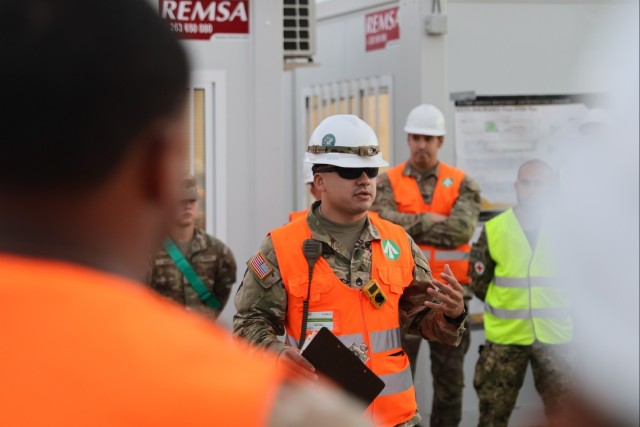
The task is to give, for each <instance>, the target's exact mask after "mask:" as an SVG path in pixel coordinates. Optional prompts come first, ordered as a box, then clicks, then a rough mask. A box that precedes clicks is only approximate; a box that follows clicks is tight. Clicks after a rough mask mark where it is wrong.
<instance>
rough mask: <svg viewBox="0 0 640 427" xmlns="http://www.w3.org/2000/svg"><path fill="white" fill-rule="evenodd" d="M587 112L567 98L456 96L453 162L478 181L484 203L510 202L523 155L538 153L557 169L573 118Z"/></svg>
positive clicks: (572, 132)
mask: <svg viewBox="0 0 640 427" xmlns="http://www.w3.org/2000/svg"><path fill="white" fill-rule="evenodd" d="M498 98H499V97H498ZM586 112H587V107H586V106H585V104H584V103H581V102H575V101H574V100H571V99H567V100H565V101H562V102H558V100H557V99H554V100H548V101H546V102H545V101H544V100H536V101H534V102H532V101H531V100H526V99H520V100H518V99H507V100H502V99H478V100H475V101H458V102H456V104H455V110H454V122H455V139H456V142H455V143H456V159H457V166H458V167H459V168H461V169H462V170H464V171H466V172H467V174H469V176H471V177H472V178H473V179H474V180H476V182H478V184H479V185H480V189H481V192H482V193H481V195H482V207H483V209H486V210H492V209H504V208H506V207H509V206H512V205H514V204H515V202H516V200H515V191H514V189H513V183H514V181H515V180H516V175H517V172H518V168H519V167H520V165H521V164H522V163H524V162H526V161H527V160H531V159H541V160H544V161H546V162H547V163H549V164H550V165H551V167H552V168H554V169H555V170H556V171H559V170H561V169H562V167H563V162H565V161H566V159H565V157H566V156H565V154H566V153H567V148H568V147H569V149H570V147H572V144H576V143H578V132H577V128H578V124H579V123H580V120H581V118H582V117H583V116H584V114H586ZM573 146H574V147H575V145H573Z"/></svg>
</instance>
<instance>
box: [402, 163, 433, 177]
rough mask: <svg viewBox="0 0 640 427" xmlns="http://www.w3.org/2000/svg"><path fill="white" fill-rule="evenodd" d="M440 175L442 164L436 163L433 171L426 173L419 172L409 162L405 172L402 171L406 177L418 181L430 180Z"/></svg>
mask: <svg viewBox="0 0 640 427" xmlns="http://www.w3.org/2000/svg"><path fill="white" fill-rule="evenodd" d="M439 174H440V162H438V163H436V165H435V166H434V167H433V169H431V170H428V171H426V172H418V171H417V170H416V169H415V168H414V167H413V166H412V165H411V162H407V164H406V165H405V167H404V170H403V171H402V175H404V176H412V177H414V178H416V179H421V178H422V179H425V178H429V177H431V176H434V177H436V178H437V177H438V175H439Z"/></svg>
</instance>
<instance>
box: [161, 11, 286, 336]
mask: <svg viewBox="0 0 640 427" xmlns="http://www.w3.org/2000/svg"><path fill="white" fill-rule="evenodd" d="M154 5H156V6H157V2H154ZM249 17H250V18H249V19H250V30H249V31H250V35H249V37H248V38H247V39H241V40H237V39H229V40H211V41H201V40H197V41H183V45H184V46H185V48H186V50H187V52H188V54H189V58H190V61H191V69H192V70H198V71H208V70H221V71H224V72H225V74H226V84H227V87H226V93H227V100H226V105H221V106H220V105H218V106H216V108H224V109H226V117H227V123H226V126H227V139H226V141H218V142H219V143H225V144H227V150H226V152H227V159H226V162H227V177H226V189H227V201H228V202H227V205H226V206H214V209H216V210H217V211H222V210H224V211H225V214H226V217H227V230H226V235H227V239H226V240H227V241H226V243H227V244H228V245H229V247H230V248H231V250H232V251H233V253H234V255H235V257H236V261H237V263H238V282H237V283H236V285H235V286H234V288H233V289H232V291H231V297H230V301H229V303H228V304H227V307H226V308H225V309H224V311H223V312H222V315H221V317H220V322H221V323H222V324H223V325H226V326H229V327H230V325H231V321H232V318H233V314H235V306H234V304H233V297H234V296H235V293H236V290H237V287H238V284H239V282H240V281H241V279H242V276H243V274H244V271H245V268H246V261H247V259H249V257H250V256H252V255H253V254H254V253H255V252H256V251H257V250H258V248H259V246H260V242H261V241H262V239H263V238H264V236H265V235H266V233H267V232H268V231H269V230H271V229H272V228H274V227H276V226H278V225H280V224H282V223H283V218H286V215H287V214H288V212H289V206H288V203H287V202H286V201H285V200H287V198H288V194H287V192H286V190H285V177H286V176H287V174H288V173H289V169H290V164H289V163H287V164H285V159H286V156H285V155H284V154H285V153H284V150H285V148H284V142H283V140H284V138H283V135H284V130H283V127H284V124H283V119H282V116H283V108H284V107H283V96H282V56H283V51H282V0H252V1H251V3H250V11H249ZM208 197H211V195H208Z"/></svg>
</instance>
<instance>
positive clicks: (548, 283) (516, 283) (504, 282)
mask: <svg viewBox="0 0 640 427" xmlns="http://www.w3.org/2000/svg"><path fill="white" fill-rule="evenodd" d="M494 283H495V284H496V286H500V287H502V288H528V287H529V284H531V286H537V287H540V288H551V287H554V286H557V285H558V279H555V278H553V277H496V278H495V279H494Z"/></svg>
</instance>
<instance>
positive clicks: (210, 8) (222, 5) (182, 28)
mask: <svg viewBox="0 0 640 427" xmlns="http://www.w3.org/2000/svg"><path fill="white" fill-rule="evenodd" d="M159 7H160V9H159V10H160V16H161V17H162V19H163V20H164V21H165V22H167V23H168V24H169V28H170V29H171V31H173V32H174V33H176V35H177V36H178V37H179V38H180V39H183V40H211V39H215V40H218V39H246V38H248V37H249V0H224V1H216V0H159Z"/></svg>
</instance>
